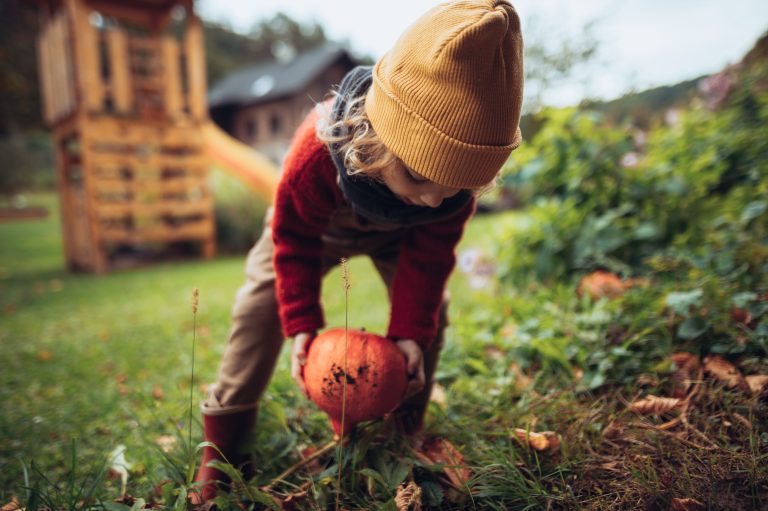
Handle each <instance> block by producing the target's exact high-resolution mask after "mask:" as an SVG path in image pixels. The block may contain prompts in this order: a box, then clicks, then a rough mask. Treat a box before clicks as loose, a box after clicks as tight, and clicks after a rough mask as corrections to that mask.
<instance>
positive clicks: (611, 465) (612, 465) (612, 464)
mask: <svg viewBox="0 0 768 511" xmlns="http://www.w3.org/2000/svg"><path fill="white" fill-rule="evenodd" d="M623 466H624V464H623V463H621V462H618V461H608V462H605V463H601V464H600V468H601V469H603V470H609V471H611V472H621V470H619V468H620V467H623Z"/></svg>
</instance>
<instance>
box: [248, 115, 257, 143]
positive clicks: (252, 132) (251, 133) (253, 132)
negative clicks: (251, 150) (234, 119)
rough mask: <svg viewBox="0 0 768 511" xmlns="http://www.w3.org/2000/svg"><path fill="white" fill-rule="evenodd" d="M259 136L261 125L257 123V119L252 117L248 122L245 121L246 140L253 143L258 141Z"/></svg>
mask: <svg viewBox="0 0 768 511" xmlns="http://www.w3.org/2000/svg"><path fill="white" fill-rule="evenodd" d="M258 134H259V125H258V123H257V122H256V118H255V117H251V118H249V119H248V120H247V121H245V139H246V140H248V141H253V140H255V139H256V136H257V135H258Z"/></svg>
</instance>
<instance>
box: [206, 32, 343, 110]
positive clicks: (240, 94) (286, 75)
mask: <svg viewBox="0 0 768 511" xmlns="http://www.w3.org/2000/svg"><path fill="white" fill-rule="evenodd" d="M342 57H346V58H351V57H350V56H349V53H348V52H347V50H346V49H345V48H344V46H342V45H340V44H339V43H333V42H327V43H324V44H322V45H320V46H317V47H315V48H312V49H310V50H307V51H305V52H303V53H300V54H298V55H297V56H296V57H295V58H293V59H292V60H290V61H287V62H279V61H273V62H265V63H262V64H258V65H255V66H253V67H249V68H246V69H242V70H240V71H235V72H234V73H231V74H230V75H228V76H226V77H225V78H224V79H222V80H220V81H219V82H217V83H216V84H214V85H213V87H211V89H210V90H209V91H208V105H209V107H210V108H215V107H222V106H228V105H244V104H251V105H252V104H256V103H262V102H265V101H270V100H274V99H278V98H281V97H285V96H292V95H294V94H298V93H299V92H301V91H302V90H304V89H305V88H306V87H307V86H308V85H309V84H310V83H311V82H312V80H314V79H315V78H316V77H317V76H318V75H319V74H320V73H322V72H323V71H325V70H326V69H328V67H330V66H331V65H332V64H333V63H334V62H336V61H337V60H338V59H340V58H342Z"/></svg>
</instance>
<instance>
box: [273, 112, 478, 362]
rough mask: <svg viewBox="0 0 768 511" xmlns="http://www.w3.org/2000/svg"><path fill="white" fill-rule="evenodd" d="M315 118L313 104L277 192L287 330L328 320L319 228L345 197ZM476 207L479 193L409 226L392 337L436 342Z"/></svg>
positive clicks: (278, 262)
mask: <svg viewBox="0 0 768 511" xmlns="http://www.w3.org/2000/svg"><path fill="white" fill-rule="evenodd" d="M317 119H318V115H317V113H315V111H314V110H313V111H312V113H310V114H309V116H307V118H306V119H305V120H304V122H303V123H302V125H301V126H300V127H299V128H298V130H297V131H296V134H295V136H294V139H293V142H292V143H291V147H290V149H289V151H288V154H287V155H286V157H285V162H284V165H283V175H282V177H281V180H280V184H279V186H278V188H277V196H276V199H275V214H274V218H273V223H272V237H273V240H274V243H275V255H274V265H275V271H276V274H277V282H276V286H277V300H278V304H279V311H280V319H281V321H282V325H283V332H284V333H285V335H286V336H287V337H292V336H294V335H296V334H298V333H300V332H313V331H316V330H319V329H321V328H323V327H324V326H325V322H324V319H323V311H322V308H321V306H320V286H321V281H322V267H321V254H322V249H323V242H322V239H321V236H322V233H323V232H324V231H325V229H326V228H327V227H328V224H329V221H330V218H331V215H332V214H333V212H334V211H335V210H336V209H337V208H339V207H340V206H341V205H342V204H343V201H344V197H343V195H342V192H341V189H340V188H339V186H338V184H337V181H336V177H337V170H336V167H335V166H334V164H333V160H332V159H331V155H330V153H329V152H328V148H327V146H326V145H325V144H324V143H323V142H321V141H320V140H318V139H317V137H316V134H315V124H316V122H317ZM474 208H475V201H474V199H473V200H472V201H470V203H469V204H468V205H467V206H466V207H465V208H464V209H462V210H461V211H460V212H459V213H457V214H456V215H454V216H452V217H451V218H449V219H446V220H441V221H436V222H434V223H430V224H425V225H419V226H416V227H411V228H409V230H408V232H407V233H406V236H405V238H404V240H403V245H402V247H401V252H400V257H399V260H398V267H397V271H396V272H395V276H394V281H393V289H392V307H391V313H390V321H389V329H388V331H387V336H388V337H391V338H394V339H413V340H414V341H416V342H417V343H419V345H420V346H421V347H422V348H423V349H426V348H427V347H428V346H429V344H430V343H431V342H432V340H433V339H434V337H435V335H436V333H437V317H438V312H439V310H440V304H441V303H442V297H443V291H444V289H445V283H446V281H447V280H448V276H449V274H450V272H451V270H452V269H453V267H454V264H455V262H456V256H455V248H456V244H457V243H458V242H459V239H460V238H461V234H462V232H463V230H464V225H465V224H466V221H467V220H468V219H469V217H470V216H471V215H472V213H473V212H474Z"/></svg>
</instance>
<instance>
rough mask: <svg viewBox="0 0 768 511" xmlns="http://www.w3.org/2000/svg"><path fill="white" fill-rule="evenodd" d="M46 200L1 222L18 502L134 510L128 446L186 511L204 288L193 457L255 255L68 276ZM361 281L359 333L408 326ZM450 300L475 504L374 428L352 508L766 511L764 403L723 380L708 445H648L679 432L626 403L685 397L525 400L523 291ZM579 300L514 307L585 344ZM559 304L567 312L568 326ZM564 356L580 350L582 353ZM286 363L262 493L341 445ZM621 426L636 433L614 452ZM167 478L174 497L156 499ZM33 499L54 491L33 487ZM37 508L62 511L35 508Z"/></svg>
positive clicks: (710, 388) (323, 486) (11, 486)
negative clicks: (548, 439) (520, 367)
mask: <svg viewBox="0 0 768 511" xmlns="http://www.w3.org/2000/svg"><path fill="white" fill-rule="evenodd" d="M32 201H33V202H34V203H43V204H46V205H48V206H49V207H50V208H51V211H52V215H51V216H50V217H49V218H47V219H45V220H42V221H24V222H16V223H6V224H0V240H2V243H0V359H1V360H2V363H3V366H2V371H0V402H2V403H3V407H2V410H3V412H2V413H0V504H2V503H4V502H6V501H8V500H9V499H10V498H11V497H12V496H14V495H15V496H18V497H19V498H20V499H21V501H22V502H23V503H25V505H28V506H29V507H30V508H34V507H42V506H45V507H49V508H62V509H76V508H77V502H78V500H79V499H81V498H82V497H83V496H84V495H83V494H82V493H79V492H84V491H87V490H88V489H89V488H91V487H93V488H94V495H95V496H96V497H98V498H99V499H102V500H105V501H110V500H112V499H116V498H117V497H119V493H120V482H119V480H117V479H113V478H104V477H103V474H102V472H103V470H104V468H105V462H106V460H107V457H108V456H109V454H110V453H111V452H112V451H113V450H114V449H115V448H116V447H117V446H118V445H121V444H122V445H125V446H126V454H125V456H126V459H127V460H128V462H130V463H132V467H131V469H130V478H129V481H128V493H129V494H131V495H133V496H136V497H142V498H144V499H146V500H147V501H154V502H160V503H161V504H162V505H164V506H166V507H172V506H173V503H174V499H175V498H177V495H176V494H174V491H176V490H178V489H180V488H181V487H182V486H183V484H184V482H185V477H186V476H185V474H184V472H185V470H186V468H187V465H188V460H189V459H193V458H194V457H191V456H190V452H189V451H188V446H187V434H188V423H187V421H188V412H189V392H190V369H191V365H192V360H191V355H192V350H191V343H192V322H193V316H192V311H191V305H190V298H191V292H192V289H193V288H198V289H199V290H200V307H199V311H198V313H197V317H196V324H197V328H196V334H197V335H196V339H197V341H196V348H197V349H196V360H195V382H194V387H193V389H192V391H193V395H194V400H195V403H194V405H193V406H194V416H195V422H194V425H193V442H192V443H193V447H194V444H197V442H199V441H200V440H201V439H202V434H201V431H200V427H199V422H198V412H197V405H198V402H199V400H200V398H202V396H203V390H202V386H203V385H204V384H206V383H208V382H212V381H213V380H214V379H215V375H216V370H217V367H218V364H219V361H220V358H221V354H222V351H223V349H224V343H225V341H226V338H227V330H228V326H229V310H230V307H231V303H232V298H233V296H234V293H235V291H236V290H237V288H238V286H239V285H240V283H241V282H242V278H243V264H244V257H242V256H238V257H225V258H219V259H216V260H214V261H209V262H202V261H185V262H179V263H173V264H160V265H156V266H152V267H146V268H140V269H135V270H131V271H121V272H115V273H112V274H109V275H106V276H94V275H88V274H73V273H68V272H66V271H65V270H64V261H63V257H62V254H61V242H60V233H59V226H58V215H57V208H56V203H55V199H54V198H52V197H51V196H38V197H34V198H33V200H32ZM509 221H514V214H506V215H501V216H500V215H495V216H485V217H478V218H476V219H474V220H473V221H472V222H471V223H470V225H469V229H468V232H467V233H466V236H465V239H464V240H463V241H462V245H461V247H460V249H462V250H463V249H464V248H467V247H479V248H481V249H483V250H486V251H490V250H492V247H493V240H494V239H495V238H496V237H497V235H498V232H499V229H500V228H501V227H502V226H503V224H504V223H506V222H509ZM350 275H351V281H352V287H351V289H350V294H349V318H350V326H353V327H361V326H363V327H366V328H367V329H369V330H372V331H381V330H383V329H384V328H385V325H386V321H387V316H388V312H389V309H388V306H387V303H386V295H385V289H384V286H383V284H381V282H380V281H379V278H378V276H377V275H376V272H375V270H374V268H373V266H372V265H371V264H370V263H369V262H368V261H367V260H366V259H361V258H357V259H353V260H352V261H351V265H350ZM450 289H451V291H452V295H453V301H452V305H451V317H452V318H453V326H452V327H451V328H450V329H449V335H448V343H447V346H446V348H445V350H444V353H443V355H442V357H441V363H440V367H439V369H438V373H437V378H438V381H439V382H440V384H441V385H442V386H443V387H444V388H445V392H446V396H447V402H446V404H444V405H439V404H437V403H433V404H431V406H430V413H429V418H428V427H427V432H428V433H429V434H437V435H440V436H442V437H445V438H447V439H449V440H450V442H452V443H453V444H454V445H455V446H456V447H457V448H458V449H459V450H460V451H461V452H462V453H463V454H464V456H465V457H466V459H467V462H468V463H469V464H470V466H471V467H472V470H473V478H472V480H471V481H470V484H471V485H472V487H473V495H472V496H471V497H469V496H467V495H462V494H461V492H458V491H455V490H450V489H447V488H446V487H445V486H444V485H443V484H441V482H440V478H439V477H438V476H437V473H436V472H435V470H437V471H439V467H438V468H436V467H429V466H424V464H423V463H420V462H418V461H416V460H415V458H414V456H413V453H412V452H411V451H410V449H409V448H408V446H407V445H406V443H405V442H404V441H403V439H402V438H399V437H397V436H396V435H395V436H393V435H392V434H391V433H388V431H389V430H388V429H387V428H386V427H384V426H381V425H380V424H379V425H371V426H370V427H367V428H363V430H362V432H361V433H360V435H359V436H357V437H356V438H355V439H354V441H353V443H352V445H351V446H350V447H349V448H348V449H347V454H346V455H345V457H344V459H345V461H346V463H347V465H346V466H345V472H344V473H345V479H344V488H345V495H344V498H345V506H346V507H347V508H348V509H362V508H368V509H393V507H392V505H393V501H392V496H393V495H394V491H395V487H396V486H397V484H398V482H399V481H400V480H402V477H405V475H407V476H408V477H413V478H414V479H416V480H417V481H418V482H419V484H420V485H422V489H423V491H424V492H425V494H424V496H423V498H424V502H425V504H426V503H429V502H431V503H432V504H434V505H435V506H437V503H438V502H440V504H439V506H437V508H439V509H499V510H500V509H593V510H598V509H600V510H603V509H604V510H616V509H644V508H645V509H669V506H670V502H671V499H672V498H673V497H696V498H698V499H699V500H701V501H702V502H707V503H708V505H709V506H710V508H711V509H760V505H762V504H760V502H764V501H765V500H764V499H765V498H766V496H768V473H767V472H768V468H767V467H768V426H767V425H766V417H768V410H767V408H768V407H767V406H766V403H765V400H760V399H757V398H752V397H750V396H748V395H744V394H743V393H740V392H736V391H729V390H725V389H723V388H722V386H721V385H717V384H716V383H714V382H708V383H707V384H706V386H704V387H702V390H701V391H700V396H701V398H700V399H699V401H698V403H697V405H696V408H695V409H693V410H692V411H691V412H690V414H689V421H690V423H691V424H692V427H695V428H696V429H697V430H700V431H701V432H702V434H704V435H705V437H706V439H707V440H704V439H701V438H699V437H698V436H697V435H694V434H692V433H691V432H688V433H687V434H684V433H686V432H685V431H682V432H681V430H680V429H675V430H673V431H671V432H659V431H655V430H653V429H647V426H648V425H652V424H654V423H658V422H660V420H661V419H659V420H657V421H655V422H654V421H652V420H650V419H643V418H638V417H637V416H633V415H632V414H629V413H628V412H627V411H626V402H627V401H629V400H631V399H632V398H633V397H635V396H637V395H639V394H640V392H652V393H656V394H658V395H664V393H665V392H666V390H665V389H668V385H669V379H668V376H669V375H668V374H666V375H665V373H664V371H660V373H659V375H657V376H659V383H658V384H656V385H655V386H651V387H648V386H647V384H646V385H645V386H640V385H639V384H634V385H629V386H621V385H617V384H616V383H615V382H607V383H608V384H607V385H605V386H604V387H603V388H601V389H600V392H599V393H595V394H592V393H589V392H583V391H580V392H577V391H576V390H575V387H576V385H575V382H573V381H564V380H563V379H562V378H560V379H557V378H549V377H548V376H547V370H546V367H545V368H542V370H541V371H540V372H539V373H535V372H531V373H530V374H529V375H530V376H532V377H533V378H534V383H533V384H532V385H530V386H527V387H526V386H524V385H522V382H521V381H520V377H519V376H516V374H515V372H514V371H513V370H511V369H510V364H511V363H513V362H517V361H518V360H517V359H516V358H515V357H516V355H515V354H516V353H518V352H516V351H515V350H516V349H517V348H516V345H515V344H514V342H513V341H512V340H510V339H509V338H508V337H505V336H501V337H500V336H498V335H492V334H491V333H490V332H491V325H494V327H495V329H496V330H498V327H499V325H500V324H504V322H505V321H507V319H508V318H499V317H495V316H494V313H492V312H491V311H495V310H498V308H493V307H490V304H491V302H492V301H493V300H498V299H500V298H499V296H503V297H504V298H505V299H506V298H508V297H507V294H509V293H512V290H503V289H502V290H499V292H498V293H497V294H494V293H490V292H488V291H477V290H473V289H472V288H471V286H470V285H469V281H468V280H467V277H466V276H465V275H463V274H462V273H460V272H455V273H454V275H453V277H452V279H451V282H450ZM572 291H573V290H572V288H570V287H569V286H568V285H567V284H562V285H561V286H560V287H558V288H557V289H556V290H555V291H552V292H551V293H549V294H547V293H540V292H539V291H537V290H535V289H532V290H527V291H526V293H525V295H523V297H520V298H514V296H513V298H514V299H515V300H518V302H513V303H518V304H519V305H518V307H519V308H520V309H521V310H529V311H530V316H531V317H535V315H536V310H537V309H540V310H546V311H548V312H547V314H550V315H552V314H554V315H557V314H562V315H563V321H566V322H567V324H568V325H571V324H572V325H573V326H574V328H577V327H578V321H579V320H578V319H575V318H577V317H578V314H577V313H578V308H577V305H578V304H575V302H568V301H567V300H568V299H569V298H566V297H568V296H572V294H573V293H572ZM523 300H527V301H528V303H523ZM571 300H572V298H571ZM555 301H558V302H564V303H566V305H565V306H563V308H562V310H560V312H557V311H558V309H557V306H556V305H555V304H554V302H555ZM323 303H324V305H325V310H326V315H327V321H328V324H329V325H341V324H343V320H344V299H343V292H342V283H341V277H340V275H339V272H338V270H336V271H334V272H331V273H330V274H329V275H328V276H327V278H326V280H325V282H324V289H323ZM553 311H555V312H553ZM541 317H543V316H541ZM534 341H535V339H534ZM564 342H565V345H566V346H568V345H569V344H572V345H574V346H581V345H579V343H580V342H581V341H580V340H579V339H578V338H577V336H576V335H574V337H573V338H570V339H566V340H564ZM584 346H586V344H585V345H584ZM491 347H493V349H489V348H491ZM541 349H544V348H541ZM550 349H551V348H550ZM580 349H585V348H583V346H581V347H580ZM287 355H288V350H287V349H284V350H283V354H282V356H281V359H280V362H279V366H278V369H277V371H276V374H275V376H274V378H273V380H272V382H271V385H270V387H269V389H268V390H267V392H266V394H265V396H264V400H263V402H262V408H261V412H260V417H259V425H258V428H257V431H256V433H255V434H254V437H253V442H252V447H253V450H254V453H255V454H256V457H257V459H258V460H259V463H260V465H259V469H260V472H259V474H258V476H257V481H256V482H255V484H256V485H257V486H258V485H263V484H265V483H267V482H269V480H270V479H271V478H272V477H274V476H275V475H276V474H279V473H280V472H282V471H283V470H285V469H286V468H287V467H289V466H291V465H292V464H293V463H295V462H296V461H297V459H298V451H299V449H300V448H301V447H302V446H307V445H309V446H315V447H319V446H321V445H323V444H325V443H326V442H328V441H329V440H330V439H331V431H330V428H329V427H328V425H327V421H326V418H325V417H324V416H323V415H322V414H321V413H320V412H318V411H317V409H316V408H315V407H314V406H313V405H311V404H309V403H307V401H306V400H304V399H303V398H302V397H301V396H299V394H298V392H297V390H296V388H295V386H294V384H293V382H292V380H291V379H290V377H289V371H288V356H287ZM737 415H738V416H740V417H743V418H745V419H746V420H747V421H749V423H750V424H751V425H752V427H751V429H750V428H747V427H746V426H745V425H744V424H743V423H742V422H740V420H741V419H738V418H737ZM609 424H614V426H616V428H618V429H619V430H621V431H622V433H621V434H620V435H618V436H616V437H611V438H606V437H605V436H604V432H605V430H606V428H607V427H608V425H609ZM514 428H531V429H532V430H536V431H542V430H553V431H556V432H557V433H559V434H560V435H561V437H562V440H563V442H562V447H561V449H560V451H559V452H558V453H556V454H553V455H547V454H538V453H536V452H535V451H531V450H529V449H526V448H523V447H521V446H520V445H519V444H518V442H517V441H516V440H515V439H514V437H513V434H512V431H513V430H514ZM161 435H170V436H173V437H176V438H177V445H176V447H175V448H174V449H173V451H172V452H171V453H170V454H167V455H165V454H163V453H162V452H161V451H160V449H159V447H158V446H157V444H156V443H155V440H156V439H157V438H158V437H160V436H161ZM707 441H709V442H711V445H716V446H717V447H716V448H711V445H710V444H708V443H707ZM686 442H688V443H686ZM700 444H703V445H700ZM696 446H698V447H696ZM322 462H323V463H324V468H325V469H326V471H325V472H324V474H320V475H319V476H315V477H314V478H312V477H310V475H309V474H307V473H306V472H299V473H297V474H294V475H293V476H292V477H291V478H289V480H288V481H287V482H286V483H284V484H282V485H280V486H279V488H277V489H276V492H278V493H282V494H286V493H289V492H291V491H293V490H294V489H295V486H296V485H300V484H306V483H310V484H311V486H310V489H311V490H312V491H310V495H309V496H308V497H307V499H306V501H305V502H304V504H303V506H304V507H301V509H322V508H324V506H325V505H327V504H329V503H330V504H332V503H333V496H334V493H333V490H332V488H333V484H334V482H335V474H336V471H335V470H336V469H335V467H336V465H335V463H336V460H335V456H334V454H330V455H329V456H327V457H325V458H323V460H322ZM33 463H34V466H33ZM361 467H365V468H366V470H365V471H361ZM25 473H26V475H25ZM404 474H405V475H404ZM167 479H170V480H171V481H172V482H171V483H169V484H166V485H165V486H164V487H163V488H164V490H163V489H160V490H156V486H158V485H161V483H162V482H163V481H164V480H167ZM27 484H29V485H30V486H32V487H33V488H36V491H32V490H30V489H28V488H24V486H25V485H27ZM33 495H38V496H42V497H40V498H43V497H45V498H47V499H48V500H47V501H41V500H38V501H37V505H33V504H35V503H34V502H32V501H31V498H30V496H33ZM124 502H125V501H124ZM181 502H182V503H183V500H182V501H181ZM129 504H130V502H129ZM222 505H223V506H224V507H225V508H231V509H235V507H236V506H235V503H233V502H230V503H226V502H223V503H222ZM113 507H114V506H113ZM118 508H119V506H118ZM119 509H120V510H121V511H128V508H127V507H126V508H125V509H123V508H119Z"/></svg>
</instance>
